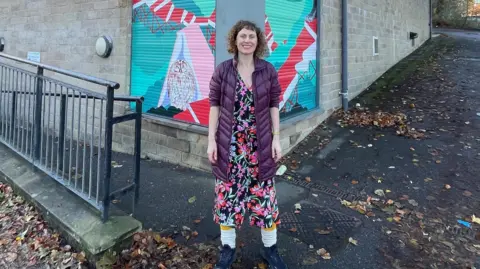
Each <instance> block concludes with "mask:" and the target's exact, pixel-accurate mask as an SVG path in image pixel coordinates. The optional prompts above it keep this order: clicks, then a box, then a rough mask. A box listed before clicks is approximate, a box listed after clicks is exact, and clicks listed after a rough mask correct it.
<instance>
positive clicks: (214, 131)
mask: <svg viewBox="0 0 480 269" xmlns="http://www.w3.org/2000/svg"><path fill="white" fill-rule="evenodd" d="M266 46H267V44H266V41H265V35H264V34H263V32H262V31H261V30H260V28H258V27H257V26H256V25H255V24H254V23H252V22H250V21H239V22H237V23H236V24H235V25H234V26H233V27H232V29H231V30H230V33H229V35H228V52H229V53H231V54H233V56H234V57H233V59H230V60H227V61H224V62H223V63H221V64H220V65H219V66H218V67H217V68H216V70H215V72H214V74H213V76H212V79H211V81H210V96H209V98H210V118H209V133H208V138H209V141H208V158H209V160H210V162H211V163H212V170H213V174H214V175H215V177H216V185H215V194H216V199H215V208H214V220H215V222H216V223H217V224H219V225H220V231H221V241H222V246H223V249H222V250H221V252H220V257H219V261H218V262H217V265H216V267H215V268H217V269H227V268H230V266H231V264H232V263H233V261H234V259H235V258H234V254H235V239H236V231H235V228H240V226H241V225H242V223H243V220H244V216H245V213H246V211H247V210H248V211H249V213H250V225H255V226H258V227H260V228H261V235H262V241H263V243H264V245H265V247H264V252H263V256H264V258H265V259H266V260H267V262H268V263H269V265H270V266H271V268H278V269H283V268H287V267H286V265H285V263H284V262H283V260H282V259H281V257H280V256H279V254H278V251H277V246H276V243H277V229H276V225H277V224H279V223H280V220H279V213H278V205H277V198H276V190H275V181H274V176H275V171H276V162H277V161H278V160H279V159H280V158H281V156H282V153H281V148H280V139H279V135H280V133H279V128H280V119H279V108H278V107H279V97H280V85H279V83H278V75H277V72H276V71H275V68H274V67H273V65H272V64H270V63H268V62H267V61H265V60H263V59H261V57H262V56H263V54H264V53H265V51H266Z"/></svg>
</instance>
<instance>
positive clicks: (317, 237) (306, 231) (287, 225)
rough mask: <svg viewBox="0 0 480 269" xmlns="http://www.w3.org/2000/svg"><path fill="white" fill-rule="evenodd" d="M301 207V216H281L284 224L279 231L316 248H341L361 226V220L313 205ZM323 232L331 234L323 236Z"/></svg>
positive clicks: (288, 213) (293, 214)
mask: <svg viewBox="0 0 480 269" xmlns="http://www.w3.org/2000/svg"><path fill="white" fill-rule="evenodd" d="M301 205H302V210H301V213H300V214H295V213H293V212H285V213H283V214H282V215H281V216H280V219H281V221H282V224H281V225H280V227H279V231H280V232H282V233H286V234H288V235H290V236H293V237H295V238H298V239H299V240H300V241H302V242H304V243H306V244H308V245H313V246H314V247H315V248H319V247H324V246H328V248H329V249H334V248H336V247H341V246H342V245H344V244H346V243H348V237H350V236H351V234H352V233H353V231H354V230H355V229H356V228H358V227H359V226H360V224H361V221H360V220H359V219H357V218H355V217H352V216H349V215H346V214H343V213H340V212H338V211H334V210H331V209H327V208H324V207H320V206H316V205H312V204H301ZM321 231H322V232H324V231H329V233H328V234H321V233H320V232H321Z"/></svg>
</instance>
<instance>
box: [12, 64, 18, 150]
mask: <svg viewBox="0 0 480 269" xmlns="http://www.w3.org/2000/svg"><path fill="white" fill-rule="evenodd" d="M18 73H19V72H18V70H15V74H16V76H15V81H14V84H15V86H14V87H15V89H14V92H15V99H14V101H13V102H14V103H15V105H14V109H12V111H13V112H14V115H13V116H12V120H13V124H12V130H13V131H12V133H13V143H12V145H13V146H14V147H15V148H16V149H17V150H18V131H19V129H18V128H15V127H16V125H17V124H18V121H17V115H18V113H17V110H18V105H17V103H18V102H17V101H18V97H19V93H18Z"/></svg>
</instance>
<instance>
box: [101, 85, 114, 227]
mask: <svg viewBox="0 0 480 269" xmlns="http://www.w3.org/2000/svg"><path fill="white" fill-rule="evenodd" d="M113 98H114V89H113V88H112V87H110V86H108V87H107V105H106V109H105V164H104V165H105V166H104V168H105V170H104V174H105V176H104V178H103V212H102V220H103V222H106V221H107V220H108V213H109V212H108V211H109V208H110V178H111V176H112V138H113Z"/></svg>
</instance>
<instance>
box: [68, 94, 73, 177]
mask: <svg viewBox="0 0 480 269" xmlns="http://www.w3.org/2000/svg"><path fill="white" fill-rule="evenodd" d="M67 96H68V88H67ZM73 96H75V90H74V89H72V123H71V128H72V129H71V130H70V146H69V148H68V151H69V153H70V156H69V161H68V183H69V184H71V183H72V182H71V179H72V148H73V125H74V122H75V121H74V119H75V115H74V114H75V111H74V110H75V98H74V97H73Z"/></svg>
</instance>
